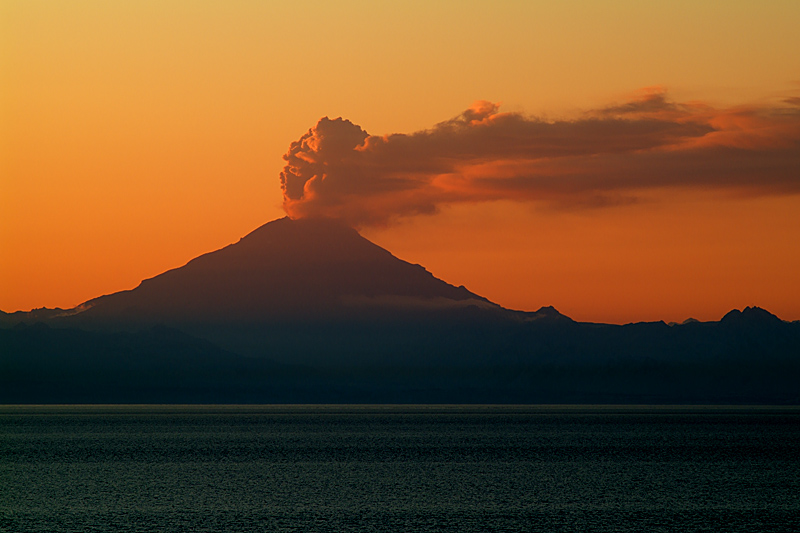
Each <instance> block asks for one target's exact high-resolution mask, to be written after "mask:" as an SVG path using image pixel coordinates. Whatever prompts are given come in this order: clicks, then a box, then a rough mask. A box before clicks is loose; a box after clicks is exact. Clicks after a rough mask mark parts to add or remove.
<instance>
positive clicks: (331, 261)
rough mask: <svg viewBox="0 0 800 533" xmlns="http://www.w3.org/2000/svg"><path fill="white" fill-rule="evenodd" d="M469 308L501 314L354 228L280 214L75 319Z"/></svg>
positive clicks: (287, 316) (266, 317)
mask: <svg viewBox="0 0 800 533" xmlns="http://www.w3.org/2000/svg"><path fill="white" fill-rule="evenodd" d="M466 306H479V307H483V308H496V309H500V308H499V306H496V305H495V304H492V303H490V302H489V301H488V300H486V299H484V298H481V297H480V296H477V295H475V294H473V293H471V292H469V291H468V290H467V289H465V288H464V287H454V286H452V285H449V284H448V283H445V282H444V281H441V280H439V279H437V278H435V277H434V276H433V275H432V274H430V273H429V272H428V271H426V270H425V269H424V268H423V267H421V266H419V265H412V264H410V263H407V262H405V261H402V260H400V259H397V258H396V257H394V256H393V255H392V254H391V253H389V252H388V251H386V250H384V249H383V248H381V247H379V246H377V245H375V244H373V243H371V242H370V241H368V240H367V239H365V238H363V237H361V236H360V235H359V234H358V233H357V232H356V231H355V230H353V229H350V228H347V227H345V226H341V225H338V224H336V223H334V222H331V221H326V220H291V219H288V218H283V219H279V220H275V221H272V222H269V223H267V224H265V225H263V226H261V227H260V228H258V229H256V230H255V231H253V232H252V233H250V234H249V235H247V236H245V237H243V238H242V239H241V240H240V241H239V242H237V243H235V244H232V245H230V246H227V247H225V248H222V249H221V250H217V251H215V252H211V253H208V254H205V255H202V256H200V257H197V258H196V259H193V260H192V261H190V262H189V263H187V264H186V265H185V266H183V267H180V268H176V269H174V270H170V271H167V272H165V273H163V274H160V275H158V276H156V277H154V278H151V279H148V280H145V281H143V282H142V283H141V284H140V285H139V286H138V287H136V288H135V289H133V290H130V291H123V292H119V293H115V294H111V295H107V296H102V297H100V298H96V299H94V300H90V301H88V302H86V303H85V304H83V307H85V308H87V310H86V311H84V312H82V313H80V315H79V316H80V322H84V321H89V320H100V321H121V320H124V321H146V322H163V323H178V324H180V323H187V322H188V323H215V324H218V323H237V324H247V323H260V322H265V321H269V322H284V321H289V322H294V321H297V320H303V321H319V320H339V321H340V320H349V319H353V318H366V317H372V318H375V317H379V316H381V314H382V313H388V314H389V315H392V316H394V315H396V314H397V313H404V312H406V313H407V312H413V311H414V310H418V309H419V308H429V309H436V308H459V307H466ZM76 318H78V317H76Z"/></svg>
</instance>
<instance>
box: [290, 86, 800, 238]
mask: <svg viewBox="0 0 800 533" xmlns="http://www.w3.org/2000/svg"><path fill="white" fill-rule="evenodd" d="M789 100H790V101H787V103H789V104H794V99H789ZM284 158H285V159H286V161H287V164H286V167H285V168H284V171H283V172H282V173H281V186H282V188H283V192H284V207H285V209H286V211H287V213H288V214H289V215H290V216H292V217H295V218H297V217H307V216H327V217H335V218H339V219H342V220H344V221H346V222H348V223H350V224H352V225H357V226H358V225H370V224H384V223H387V222H388V221H390V220H391V219H393V218H395V217H400V216H408V215H416V214H424V213H433V212H435V211H436V210H437V208H438V207H439V206H440V205H443V204H449V203H456V202H480V201H490V200H500V199H504V200H509V199H510V200H518V201H524V202H534V203H545V204H551V205H556V206H559V207H566V208H587V207H600V206H613V205H619V204H622V203H629V202H631V201H634V200H635V198H636V193H637V191H643V190H648V189H657V188H670V187H680V188H703V189H722V190H729V191H735V192H737V193H744V194H781V193H797V192H800V111H798V110H797V109H795V108H787V107H784V108H775V109H768V108H755V107H740V108H732V109H715V108H712V107H710V106H707V105H703V104H699V103H690V104H682V103H676V102H672V101H670V100H668V98H667V97H666V95H665V94H664V93H663V91H657V90H649V91H646V92H645V93H644V94H643V95H642V96H641V97H640V98H637V99H634V100H632V101H630V102H626V103H623V104H621V105H616V106H610V107H606V108H601V109H597V110H592V111H589V112H586V113H585V114H584V115H582V116H581V117H580V118H578V119H576V120H569V121H566V120H564V121H555V122H552V121H551V122H548V121H544V120H540V119H537V118H531V117H526V116H523V115H521V114H518V113H501V112H500V111H499V108H498V106H497V105H496V104H493V103H491V102H484V101H480V102H476V103H475V104H474V105H473V106H472V107H470V108H469V109H468V110H466V111H464V112H463V113H462V114H461V115H459V116H457V117H455V118H453V119H451V120H447V121H445V122H441V123H439V124H437V125H435V126H434V127H433V128H431V129H429V130H424V131H419V132H416V133H412V134H392V135H387V136H372V135H369V134H367V133H366V132H365V131H364V130H363V129H361V128H360V127H359V126H357V125H355V124H353V123H352V122H350V121H348V120H343V119H341V118H338V119H335V120H331V119H329V118H327V117H326V118H323V119H321V120H320V121H319V122H318V123H317V125H316V126H314V127H313V128H311V129H310V130H309V131H308V133H306V134H305V135H303V136H302V137H301V138H300V139H299V140H298V141H296V142H294V143H292V145H291V147H290V148H289V152H288V153H287V154H286V155H285V156H284Z"/></svg>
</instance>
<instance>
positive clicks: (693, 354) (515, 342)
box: [0, 218, 800, 404]
mask: <svg viewBox="0 0 800 533" xmlns="http://www.w3.org/2000/svg"><path fill="white" fill-rule="evenodd" d="M40 322H41V323H40ZM798 354H800V322H792V323H790V322H785V321H782V320H780V319H779V318H778V317H776V316H775V315H772V314H771V313H769V312H767V311H765V310H764V309H760V308H758V307H748V308H745V309H744V310H743V311H737V310H734V311H731V312H730V313H728V314H726V315H725V316H724V317H723V318H722V320H720V321H718V322H697V321H687V322H686V323H683V324H673V325H668V324H665V323H664V322H649V323H636V324H626V325H622V326H618V325H610V324H591V323H579V322H574V321H573V320H571V319H570V318H568V317H565V316H564V315H561V314H560V313H559V312H558V311H556V310H555V309H553V308H552V307H543V308H542V309H540V310H539V311H537V312H535V313H527V312H522V311H513V310H509V309H505V308H503V307H501V306H499V305H497V304H494V303H492V302H490V301H488V300H486V299H485V298H482V297H480V296H478V295H476V294H474V293H472V292H470V291H468V290H467V289H466V288H464V287H455V286H453V285H450V284H448V283H446V282H444V281H442V280H440V279H437V278H435V277H434V276H433V275H432V274H431V273H429V272H428V271H426V270H425V269H424V268H423V267H421V266H419V265H414V264H410V263H408V262H406V261H402V260H400V259H398V258H396V257H394V256H393V255H392V254H391V253H389V252H388V251H386V250H384V249H383V248H381V247H379V246H377V245H375V244H373V243H371V242H369V241H368V240H367V239H364V238H363V237H361V236H360V235H359V234H358V233H357V232H356V231H355V230H353V229H351V228H348V227H346V226H343V225H341V224H340V223H337V222H335V221H331V220H322V219H301V220H291V219H288V218H283V219H279V220H275V221H273V222H269V223H267V224H265V225H263V226H261V227H260V228H258V229H256V230H255V231H253V232H252V233H250V234H249V235H247V236H245V237H243V238H242V239H240V240H239V242H237V243H235V244H231V245H229V246H226V247H224V248H222V249H220V250H217V251H215V252H211V253H207V254H204V255H202V256H200V257H197V258H195V259H193V260H191V261H189V262H188V263H187V264H186V265H184V266H182V267H180V268H176V269H173V270H169V271H167V272H164V273H163V274H160V275H158V276H155V277H154V278H151V279H148V280H145V281H143V282H142V283H141V284H140V285H139V286H138V287H136V288H135V289H132V290H128V291H122V292H118V293H114V294H109V295H106V296H101V297H99V298H95V299H93V300H89V301H87V302H86V303H84V304H82V305H80V306H78V307H76V308H74V309H68V310H63V309H39V310H34V311H31V312H28V313H23V312H18V313H10V314H7V313H0V403H2V402H10V403H15V402H33V403H40V402H56V403H74V402H77V403H86V402H89V403H92V402H101V403H103V402H106V403H107V402H133V403H150V402H156V403H160V402H167V403H173V402H176V403H187V402H188V403H191V402H206V403H241V402H244V403H250V402H254V403H276V402H278V403H281V402H296V403H316V402H323V403H327V402H333V403H338V402H345V403H348V402H356V403H359V402H367V403H374V402H378V403H381V402H390V403H405V402H423V403H474V402H477V403H553V402H555V403H684V402H700V403H703V402H711V403H716V402H720V403H751V404H754V403H795V404H800V393H798V388H797V383H798V381H799V380H800V357H799V356H798Z"/></svg>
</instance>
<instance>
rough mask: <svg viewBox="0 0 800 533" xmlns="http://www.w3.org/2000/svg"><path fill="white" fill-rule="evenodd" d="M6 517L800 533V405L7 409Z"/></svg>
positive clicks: (125, 525) (0, 440)
mask: <svg viewBox="0 0 800 533" xmlns="http://www.w3.org/2000/svg"><path fill="white" fill-rule="evenodd" d="M0 531H7V532H15V533H16V532H61V531H70V532H78V531H80V532H85V531H97V532H113V531H159V532H162V531H163V532H173V531H174V532H178V531H203V532H215V531H225V532H229V531H230V532H250V531H332V532H333V531H335V532H340V531H393V532H414V531H458V532H469V531H548V532H549V531H665V532H666V531H669V532H673V531H747V532H758V531H781V532H784V531H800V409H796V408H742V407H737V408H720V407H713V408H712V407H660V408H653V407H585V406H584V407H565V406H560V407H559V406H533V407H531V406H525V407H508V406H502V407H500V406H0Z"/></svg>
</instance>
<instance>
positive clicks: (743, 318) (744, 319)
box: [720, 306, 781, 324]
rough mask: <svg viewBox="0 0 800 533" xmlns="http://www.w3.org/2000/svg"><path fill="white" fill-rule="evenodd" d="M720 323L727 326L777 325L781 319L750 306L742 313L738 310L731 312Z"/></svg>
mask: <svg viewBox="0 0 800 533" xmlns="http://www.w3.org/2000/svg"><path fill="white" fill-rule="evenodd" d="M720 322H723V323H727V324H777V323H780V322H781V319H780V318H778V317H777V316H775V315H773V314H772V313H770V312H769V311H767V310H766V309H762V308H760V307H756V306H753V307H749V306H748V307H745V308H744V310H742V311H739V310H738V309H733V310H732V311H729V312H728V313H727V314H726V315H725V316H723V317H722V320H721V321H720Z"/></svg>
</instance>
